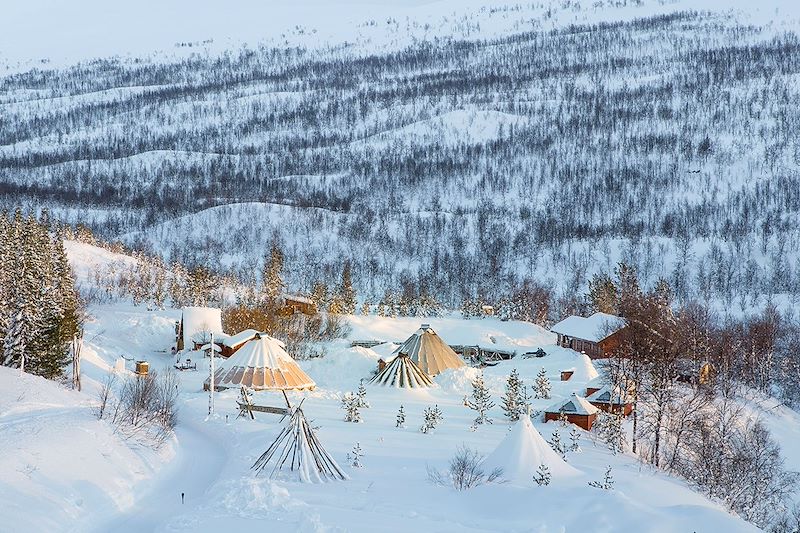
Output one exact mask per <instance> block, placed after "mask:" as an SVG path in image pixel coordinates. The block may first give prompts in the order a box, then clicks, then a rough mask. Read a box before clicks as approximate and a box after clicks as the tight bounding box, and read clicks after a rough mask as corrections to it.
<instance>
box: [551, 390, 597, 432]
mask: <svg viewBox="0 0 800 533" xmlns="http://www.w3.org/2000/svg"><path fill="white" fill-rule="evenodd" d="M599 411H600V410H599V409H598V408H597V407H595V406H594V405H592V404H591V403H589V402H588V401H587V400H586V398H583V397H581V396H578V395H577V394H574V393H573V394H572V396H570V397H569V398H567V399H566V400H563V401H561V402H558V403H556V404H554V405H552V406H550V407H549V408H547V409H546V410H545V412H544V421H545V422H549V421H550V420H559V419H560V418H561V416H562V415H563V416H565V417H566V419H567V422H569V423H570V424H575V425H576V426H578V427H579V428H582V429H585V430H586V431H591V429H592V425H593V424H594V421H595V420H597V413H598V412H599Z"/></svg>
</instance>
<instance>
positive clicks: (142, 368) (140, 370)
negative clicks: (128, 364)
mask: <svg viewBox="0 0 800 533" xmlns="http://www.w3.org/2000/svg"><path fill="white" fill-rule="evenodd" d="M149 372H150V363H148V362H147V361H136V373H137V374H138V375H140V376H146V375H147V374H148V373H149Z"/></svg>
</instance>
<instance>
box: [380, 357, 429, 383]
mask: <svg viewBox="0 0 800 533" xmlns="http://www.w3.org/2000/svg"><path fill="white" fill-rule="evenodd" d="M370 383H373V384H375V385H384V386H390V387H397V388H407V389H416V388H422V387H430V386H431V385H433V381H431V377H430V376H429V375H428V374H426V373H425V372H423V371H422V369H420V367H418V366H417V365H416V363H414V361H412V360H411V359H410V358H409V357H408V356H405V355H398V356H397V357H395V358H394V359H392V361H391V362H390V363H389V364H388V365H386V368H384V369H383V370H381V372H380V373H379V374H378V375H377V376H375V377H374V378H372V379H371V380H370Z"/></svg>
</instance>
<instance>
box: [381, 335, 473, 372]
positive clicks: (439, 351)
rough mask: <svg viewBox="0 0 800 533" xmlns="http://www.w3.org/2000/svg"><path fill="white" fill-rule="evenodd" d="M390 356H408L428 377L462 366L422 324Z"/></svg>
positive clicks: (456, 355) (458, 358) (437, 337)
mask: <svg viewBox="0 0 800 533" xmlns="http://www.w3.org/2000/svg"><path fill="white" fill-rule="evenodd" d="M392 355H394V356H399V355H406V356H408V357H409V359H411V361H413V362H414V363H415V364H416V365H417V366H418V367H419V368H420V370H422V371H423V372H425V373H426V374H428V375H430V376H436V375H438V374H440V373H442V372H443V371H444V370H447V369H448V368H459V367H462V366H464V361H462V360H461V358H460V357H459V356H458V354H457V353H456V352H454V351H453V349H452V348H450V346H448V345H447V343H446V342H444V341H443V340H442V338H441V337H439V335H437V334H436V332H435V331H433V329H432V328H431V327H430V326H429V325H428V324H422V326H421V327H420V328H419V329H418V330H417V331H416V333H414V334H413V335H411V336H410V337H409V338H408V339H407V340H406V342H404V343H403V344H402V345H400V347H399V348H398V349H397V350H395V351H394V353H393V354H392Z"/></svg>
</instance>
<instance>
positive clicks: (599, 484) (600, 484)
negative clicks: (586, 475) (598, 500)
mask: <svg viewBox="0 0 800 533" xmlns="http://www.w3.org/2000/svg"><path fill="white" fill-rule="evenodd" d="M589 486H590V487H595V488H597V489H602V490H611V489H613V488H614V477H613V476H612V475H611V465H608V468H607V469H606V473H605V475H604V476H603V481H590V482H589Z"/></svg>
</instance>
